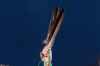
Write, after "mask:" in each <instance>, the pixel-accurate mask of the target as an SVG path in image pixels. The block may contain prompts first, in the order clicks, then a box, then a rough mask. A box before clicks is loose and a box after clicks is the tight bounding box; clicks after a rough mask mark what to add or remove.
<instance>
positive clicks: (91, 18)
mask: <svg viewBox="0 0 100 66" xmlns="http://www.w3.org/2000/svg"><path fill="white" fill-rule="evenodd" d="M55 6H60V7H63V8H64V10H65V14H64V16H65V18H64V23H63V25H62V27H61V30H60V32H59V34H58V36H57V39H56V42H55V45H54V47H53V64H54V66H87V65H89V64H95V62H96V56H97V55H98V54H99V53H100V10H99V9H100V8H99V7H100V4H99V1H97V0H0V64H1V63H4V64H10V65H13V66H37V64H38V62H39V61H40V58H39V53H40V48H41V43H42V41H43V39H44V38H45V36H46V32H47V29H48V28H47V27H48V24H49V20H50V17H51V11H52V9H53V8H54V7H55Z"/></svg>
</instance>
